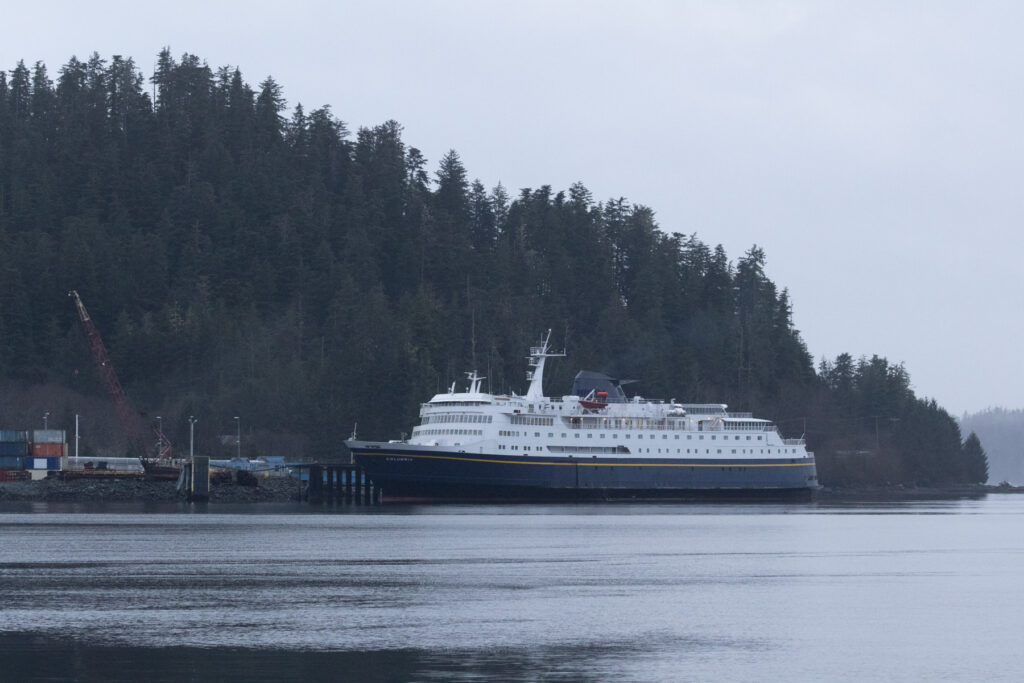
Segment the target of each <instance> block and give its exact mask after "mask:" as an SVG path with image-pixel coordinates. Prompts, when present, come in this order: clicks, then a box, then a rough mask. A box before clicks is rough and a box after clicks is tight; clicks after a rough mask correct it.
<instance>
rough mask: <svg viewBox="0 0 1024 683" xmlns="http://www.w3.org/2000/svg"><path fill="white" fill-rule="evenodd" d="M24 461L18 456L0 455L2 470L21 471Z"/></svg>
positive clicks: (0, 468) (0, 467)
mask: <svg viewBox="0 0 1024 683" xmlns="http://www.w3.org/2000/svg"><path fill="white" fill-rule="evenodd" d="M24 460H25V458H23V457H20V456H17V455H0V470H20V469H21V468H22V463H23V461H24Z"/></svg>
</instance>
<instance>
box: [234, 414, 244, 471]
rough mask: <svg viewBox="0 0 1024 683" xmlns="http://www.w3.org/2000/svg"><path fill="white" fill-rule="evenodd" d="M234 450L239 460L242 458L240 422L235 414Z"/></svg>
mask: <svg viewBox="0 0 1024 683" xmlns="http://www.w3.org/2000/svg"><path fill="white" fill-rule="evenodd" d="M235 451H236V453H237V456H236V457H237V458H238V459H239V460H241V459H242V422H241V420H239V419H238V416H237V415H235Z"/></svg>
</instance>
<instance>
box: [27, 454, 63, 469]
mask: <svg viewBox="0 0 1024 683" xmlns="http://www.w3.org/2000/svg"><path fill="white" fill-rule="evenodd" d="M24 461H25V469H26V470H59V469H60V458H58V457H52V458H33V457H32V456H29V457H27V458H25V459H24Z"/></svg>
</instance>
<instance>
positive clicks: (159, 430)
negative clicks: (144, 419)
mask: <svg viewBox="0 0 1024 683" xmlns="http://www.w3.org/2000/svg"><path fill="white" fill-rule="evenodd" d="M163 454H164V423H163V418H162V417H160V416H159V415H157V416H156V457H158V458H159V457H160V456H162V455H163Z"/></svg>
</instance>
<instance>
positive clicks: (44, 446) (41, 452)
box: [32, 443, 68, 458]
mask: <svg viewBox="0 0 1024 683" xmlns="http://www.w3.org/2000/svg"><path fill="white" fill-rule="evenodd" d="M67 454H68V445H67V444H66V443H34V444H32V455H33V456H35V457H37V458H55V457H56V458H59V457H61V456H64V455H67Z"/></svg>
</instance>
